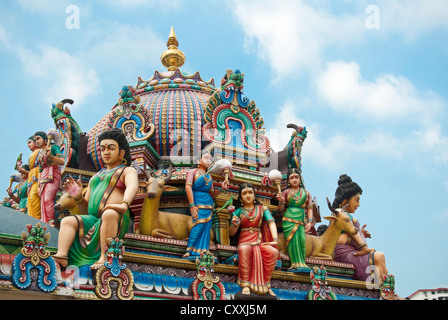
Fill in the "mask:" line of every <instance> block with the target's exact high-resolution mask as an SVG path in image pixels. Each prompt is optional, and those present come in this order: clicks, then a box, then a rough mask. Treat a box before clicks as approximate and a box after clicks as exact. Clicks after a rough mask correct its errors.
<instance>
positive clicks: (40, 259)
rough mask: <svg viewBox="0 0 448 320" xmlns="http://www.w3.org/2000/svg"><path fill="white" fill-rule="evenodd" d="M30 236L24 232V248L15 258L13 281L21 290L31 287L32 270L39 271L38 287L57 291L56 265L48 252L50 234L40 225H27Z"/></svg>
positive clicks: (43, 289)
mask: <svg viewBox="0 0 448 320" xmlns="http://www.w3.org/2000/svg"><path fill="white" fill-rule="evenodd" d="M26 228H27V230H28V234H27V233H26V232H22V241H23V248H22V250H21V251H20V253H19V254H18V255H17V256H16V257H15V258H14V261H13V264H12V276H11V280H12V283H13V285H14V286H15V287H16V288H18V289H21V290H25V289H27V288H29V287H30V286H31V283H32V277H31V269H37V271H38V276H37V286H38V288H39V289H40V290H41V291H44V292H52V291H54V290H55V289H56V286H57V280H56V264H55V262H54V260H53V259H52V258H51V257H50V252H49V251H47V250H46V245H47V244H48V241H49V240H50V234H49V233H45V232H46V231H47V228H46V227H42V226H41V224H40V223H37V224H36V225H35V226H32V225H27V226H26Z"/></svg>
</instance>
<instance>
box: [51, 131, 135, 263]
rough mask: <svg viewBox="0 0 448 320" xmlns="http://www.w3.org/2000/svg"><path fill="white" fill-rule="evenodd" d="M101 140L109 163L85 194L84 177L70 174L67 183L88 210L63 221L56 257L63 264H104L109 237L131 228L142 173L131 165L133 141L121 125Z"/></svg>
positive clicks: (105, 157) (101, 137) (65, 184)
mask: <svg viewBox="0 0 448 320" xmlns="http://www.w3.org/2000/svg"><path fill="white" fill-rule="evenodd" d="M99 141H100V151H101V158H102V160H103V162H104V163H105V165H106V167H105V168H103V169H102V170H100V171H99V172H97V173H96V174H95V175H94V176H93V177H92V178H91V179H90V181H89V185H88V187H87V191H86V192H85V194H83V188H82V185H81V182H80V181H74V180H73V178H71V177H69V178H68V179H67V180H66V181H65V182H64V184H63V188H64V190H65V191H66V192H67V193H69V194H70V195H71V197H73V198H74V199H75V201H76V202H77V204H78V206H79V208H80V210H81V212H83V213H84V214H82V215H77V216H69V217H65V218H64V219H62V221H61V228H60V231H59V239H58V252H57V253H56V255H54V256H53V258H54V259H55V260H56V262H58V263H59V264H60V265H61V267H63V268H64V267H67V265H76V266H82V265H91V268H92V269H98V268H100V267H101V266H102V265H103V264H104V262H105V261H106V256H105V248H106V244H107V239H108V238H119V239H121V238H123V236H124V234H125V233H126V232H127V230H128V225H129V220H130V211H129V207H130V205H131V203H132V201H133V200H134V198H135V196H136V194H137V192H138V174H137V171H136V169H135V168H133V167H130V164H131V155H130V150H129V143H128V142H127V140H126V137H125V135H124V133H123V131H122V130H120V129H117V128H113V129H110V130H107V131H105V132H103V133H102V134H101V135H100V136H99Z"/></svg>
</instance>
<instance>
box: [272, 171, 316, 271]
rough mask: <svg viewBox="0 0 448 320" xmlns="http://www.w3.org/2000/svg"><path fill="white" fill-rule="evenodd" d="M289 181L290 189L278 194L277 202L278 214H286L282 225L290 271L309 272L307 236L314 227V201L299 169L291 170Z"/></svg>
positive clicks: (288, 176) (288, 175) (288, 174)
mask: <svg viewBox="0 0 448 320" xmlns="http://www.w3.org/2000/svg"><path fill="white" fill-rule="evenodd" d="M287 179H288V185H289V187H288V188H287V189H286V190H284V191H283V192H282V193H278V194H277V200H278V201H279V206H278V212H279V213H282V212H284V214H283V220H282V225H283V233H284V235H285V242H286V250H287V252H288V255H289V259H290V267H289V270H291V271H297V272H309V271H310V268H309V267H308V266H307V265H306V263H305V257H306V243H305V234H306V232H308V231H310V229H311V227H312V225H313V206H312V199H311V195H310V194H309V192H308V191H307V190H305V188H304V186H303V183H302V176H301V174H300V171H299V169H297V168H291V169H289V170H288V173H287Z"/></svg>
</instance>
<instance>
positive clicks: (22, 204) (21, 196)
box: [6, 164, 30, 213]
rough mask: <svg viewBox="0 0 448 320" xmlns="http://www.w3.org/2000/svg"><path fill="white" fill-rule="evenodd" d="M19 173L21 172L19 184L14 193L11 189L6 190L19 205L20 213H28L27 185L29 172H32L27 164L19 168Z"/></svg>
mask: <svg viewBox="0 0 448 320" xmlns="http://www.w3.org/2000/svg"><path fill="white" fill-rule="evenodd" d="M18 171H19V172H20V179H19V181H18V182H19V184H18V185H17V186H16V187H15V188H14V191H13V190H12V189H11V187H9V188H8V189H6V192H7V193H8V195H9V197H10V198H11V199H12V200H13V201H14V202H15V203H17V204H18V205H19V207H18V209H19V211H20V212H23V213H27V201H28V197H27V190H28V188H27V185H28V172H29V171H30V167H29V166H28V165H27V164H24V165H22V166H20V167H19V169H18Z"/></svg>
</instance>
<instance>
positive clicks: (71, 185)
mask: <svg viewBox="0 0 448 320" xmlns="http://www.w3.org/2000/svg"><path fill="white" fill-rule="evenodd" d="M62 188H63V189H64V190H65V192H67V193H68V194H69V195H70V196H71V197H72V198H73V199H75V201H80V200H81V199H82V185H81V178H80V179H79V180H78V181H75V180H74V179H73V178H72V177H68V178H67V179H65V181H64V183H63V185H62Z"/></svg>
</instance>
